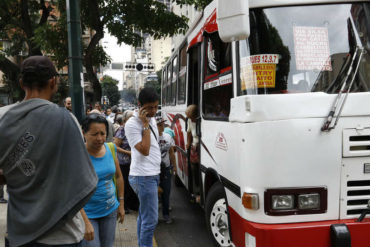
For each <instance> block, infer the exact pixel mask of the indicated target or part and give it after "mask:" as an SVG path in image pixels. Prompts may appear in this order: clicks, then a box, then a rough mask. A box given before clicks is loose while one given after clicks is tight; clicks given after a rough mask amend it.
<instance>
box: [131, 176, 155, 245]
mask: <svg viewBox="0 0 370 247" xmlns="http://www.w3.org/2000/svg"><path fill="white" fill-rule="evenodd" d="M128 179H129V182H130V184H131V187H132V189H133V190H134V191H135V193H136V194H137V195H138V197H139V201H140V206H139V216H138V218H137V237H138V245H139V247H152V246H153V235H154V229H155V227H156V225H157V223H158V184H159V175H155V176H129V178H128Z"/></svg>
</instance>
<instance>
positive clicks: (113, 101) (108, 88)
mask: <svg viewBox="0 0 370 247" xmlns="http://www.w3.org/2000/svg"><path fill="white" fill-rule="evenodd" d="M117 85H118V81H117V80H115V79H113V78H112V77H110V76H107V75H105V76H103V78H102V80H101V86H102V90H103V95H104V96H107V97H108V99H109V105H110V106H114V105H118V103H119V100H120V98H121V94H120V93H119V91H118V86H117Z"/></svg>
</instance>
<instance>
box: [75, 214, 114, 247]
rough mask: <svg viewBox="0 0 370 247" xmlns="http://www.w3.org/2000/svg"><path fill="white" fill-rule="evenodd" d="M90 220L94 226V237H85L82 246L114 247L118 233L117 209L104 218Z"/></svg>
mask: <svg viewBox="0 0 370 247" xmlns="http://www.w3.org/2000/svg"><path fill="white" fill-rule="evenodd" d="M89 220H90V222H91V224H92V225H93V227H94V239H93V240H91V241H87V240H85V239H84V240H83V241H82V247H112V246H113V244H114V238H115V235H116V221H117V210H115V211H113V213H111V214H109V215H107V216H104V217H102V218H97V219H89Z"/></svg>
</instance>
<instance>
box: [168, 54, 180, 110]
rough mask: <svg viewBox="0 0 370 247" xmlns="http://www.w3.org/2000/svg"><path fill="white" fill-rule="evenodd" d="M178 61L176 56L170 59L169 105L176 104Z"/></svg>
mask: <svg viewBox="0 0 370 247" xmlns="http://www.w3.org/2000/svg"><path fill="white" fill-rule="evenodd" d="M177 74H178V63H177V56H176V57H174V58H173V60H172V80H171V91H172V93H171V101H170V102H171V105H176V94H177V92H176V89H177Z"/></svg>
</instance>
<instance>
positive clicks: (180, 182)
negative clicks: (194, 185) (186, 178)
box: [175, 174, 182, 188]
mask: <svg viewBox="0 0 370 247" xmlns="http://www.w3.org/2000/svg"><path fill="white" fill-rule="evenodd" d="M175 186H176V187H177V188H180V187H182V181H181V179H180V178H179V175H178V174H176V175H175Z"/></svg>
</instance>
